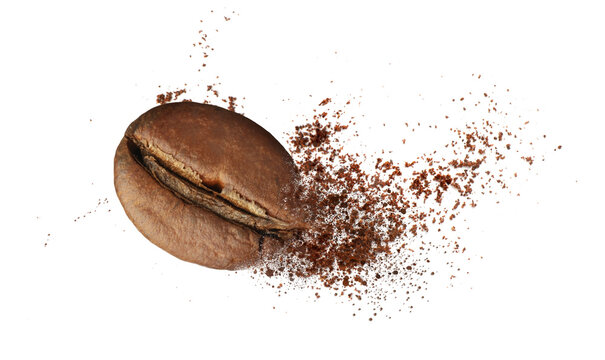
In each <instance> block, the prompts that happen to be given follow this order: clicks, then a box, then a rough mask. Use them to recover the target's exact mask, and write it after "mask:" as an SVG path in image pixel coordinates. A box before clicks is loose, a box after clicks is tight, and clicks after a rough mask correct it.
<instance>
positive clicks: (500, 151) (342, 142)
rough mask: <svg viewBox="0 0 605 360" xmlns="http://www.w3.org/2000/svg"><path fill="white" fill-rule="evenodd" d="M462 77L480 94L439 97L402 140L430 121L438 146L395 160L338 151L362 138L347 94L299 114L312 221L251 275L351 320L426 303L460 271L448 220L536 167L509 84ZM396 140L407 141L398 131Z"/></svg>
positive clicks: (458, 242)
mask: <svg viewBox="0 0 605 360" xmlns="http://www.w3.org/2000/svg"><path fill="white" fill-rule="evenodd" d="M229 20H230V19H229ZM202 23H203V22H202ZM199 36H200V40H199V41H198V42H197V43H195V44H194V47H198V48H201V49H202V62H203V63H202V68H204V71H208V68H207V67H206V60H207V58H208V57H209V56H210V54H211V52H212V51H214V48H213V47H211V46H210V45H209V44H208V36H207V34H206V33H205V32H204V31H203V30H200V31H199ZM190 57H191V56H190ZM202 68H200V69H198V72H199V71H201V70H202ZM215 78H216V79H218V78H219V76H216V77H215ZM472 78H473V79H474V81H477V82H481V83H478V85H477V86H476V87H477V88H480V89H481V90H480V91H474V92H467V93H465V94H464V96H454V97H452V98H450V99H444V101H446V102H451V103H450V105H451V106H450V108H449V109H450V110H449V113H444V114H443V116H442V118H441V119H440V120H439V121H438V122H437V123H435V124H433V125H426V124H422V123H420V122H419V123H417V124H416V125H410V124H408V123H405V127H406V129H408V131H407V132H406V134H407V135H406V136H413V133H414V132H415V131H416V129H419V128H421V127H423V126H425V127H426V126H428V127H429V128H431V129H432V130H435V131H437V129H438V127H439V131H443V129H446V130H447V132H448V141H447V142H445V143H443V144H435V148H434V149H432V151H429V152H427V153H425V154H421V155H419V156H417V157H414V158H410V159H405V160H404V161H401V159H399V161H396V160H394V159H390V158H388V157H387V156H385V155H384V151H379V152H373V153H370V154H368V153H364V154H359V153H358V152H350V151H348V150H347V149H346V148H347V144H348V143H349V142H350V141H351V139H353V138H355V137H357V138H358V137H360V136H363V135H360V131H358V130H359V127H360V120H356V119H354V118H353V117H352V116H348V115H347V109H348V108H349V106H350V105H351V103H352V101H354V100H355V99H349V100H347V101H344V102H339V103H336V101H333V99H337V98H339V97H338V96H336V94H335V96H333V97H327V98H325V99H323V100H321V101H320V102H318V103H317V105H316V107H315V108H314V109H311V111H308V112H306V113H307V114H308V115H305V113H303V114H302V118H303V119H305V120H304V121H302V123H299V124H298V125H296V126H295V127H294V128H293V130H292V131H291V132H289V133H288V134H287V143H288V146H289V150H290V153H291V155H292V156H293V158H294V160H295V162H296V164H297V165H298V167H299V169H300V172H301V183H300V192H299V193H298V194H297V196H298V197H299V199H300V202H301V203H302V204H303V206H304V207H305V208H306V210H307V214H309V218H308V219H307V221H308V223H310V224H312V226H311V229H310V230H308V231H305V232H304V233H302V234H300V236H298V237H297V238H296V239H294V240H293V241H290V242H288V243H287V244H286V247H285V249H283V251H282V252H281V253H280V254H279V255H278V256H277V257H276V258H274V259H270V260H266V261H265V262H263V263H261V264H259V265H258V266H256V267H254V268H253V269H251V270H250V275H251V276H252V278H253V279H257V280H258V281H259V283H260V284H261V285H262V286H267V287H270V288H273V289H276V291H277V292H278V295H279V296H281V295H283V294H286V293H288V292H296V291H297V290H303V291H308V290H311V292H314V294H313V295H312V296H314V297H315V298H316V301H320V300H319V299H320V298H321V296H322V294H333V295H334V296H335V297H337V298H341V299H343V300H344V302H349V303H350V304H351V305H353V306H354V307H355V308H356V310H355V312H354V313H353V315H354V316H356V315H358V314H361V313H369V314H370V315H369V317H368V319H369V320H370V321H371V320H373V319H374V318H376V317H377V314H378V313H379V312H381V311H383V309H384V305H385V304H387V303H396V304H398V307H399V311H402V310H403V309H406V310H411V309H413V307H414V304H415V303H416V302H415V301H414V300H413V299H412V297H413V296H416V297H417V299H424V298H425V297H424V295H423V292H425V291H426V290H428V287H429V284H430V283H431V279H432V278H434V277H435V275H437V274H441V275H444V276H446V277H447V278H448V279H449V280H450V281H454V280H455V279H456V277H458V276H460V274H462V273H464V271H463V270H462V267H463V265H460V264H457V262H459V261H460V259H463V260H464V261H468V260H471V256H470V255H469V256H466V254H465V252H466V251H467V249H466V246H465V245H464V243H463V239H462V238H461V232H462V231H461V229H457V228H456V225H457V224H458V223H456V219H457V218H458V217H460V216H461V215H462V214H463V212H465V211H467V210H468V209H469V208H474V207H476V206H477V205H478V203H479V202H480V201H482V200H484V199H492V200H493V199H495V198H497V196H499V195H501V194H509V195H517V196H518V195H520V194H513V193H512V191H511V190H509V183H511V182H518V181H519V179H518V177H517V172H518V171H519V172H520V171H521V170H526V169H527V167H528V166H532V165H533V164H534V161H535V159H536V158H537V157H539V156H538V155H537V154H536V153H535V152H536V150H535V148H534V146H533V145H534V143H533V141H539V140H540V139H535V140H532V141H530V139H529V137H530V135H529V134H525V130H526V127H527V125H528V124H529V121H526V120H525V119H523V118H522V117H521V116H519V115H516V116H513V115H512V113H510V114H509V112H510V110H509V109H510V108H512V102H511V101H509V99H508V98H506V95H507V94H508V93H509V92H510V90H508V89H507V90H506V92H504V96H505V98H503V99H500V100H501V101H498V99H497V97H498V96H502V93H501V92H496V91H494V88H495V87H496V85H494V84H490V83H488V82H487V80H485V78H484V79H482V76H481V75H475V74H473V75H472ZM185 86H186V87H187V85H186V84H185ZM197 86H198V87H204V86H205V89H206V95H205V96H203V98H200V99H195V101H199V102H203V103H207V104H213V103H214V104H215V105H219V106H226V105H227V106H228V108H229V110H232V111H236V110H238V109H237V106H238V105H237V104H236V100H237V98H236V97H234V96H227V97H221V96H220V94H219V91H218V87H220V83H218V82H215V83H212V84H207V85H201V84H197ZM186 87H185V88H182V89H178V90H176V91H170V92H165V93H162V94H159V95H158V96H157V99H156V101H157V103H158V104H164V103H167V102H171V101H176V100H177V99H178V97H179V96H180V95H182V94H184V93H186V92H187V89H186ZM242 99H245V98H242ZM182 101H192V100H191V99H184V100H182ZM462 115H464V116H462ZM461 119H470V120H462V121H461ZM385 126H386V124H385ZM545 137H546V136H545V135H544V138H545ZM400 141H401V144H402V146H405V144H406V138H405V137H403V136H402V138H401V139H400ZM528 142H529V146H528ZM557 149H560V147H558V148H555V151H556V150H557ZM387 154H388V153H387ZM543 159H544V157H543V155H542V160H543ZM498 202H499V201H496V203H498ZM467 229H468V227H467ZM424 300H426V299H424ZM385 316H386V317H388V318H390V317H391V314H390V313H386V314H385Z"/></svg>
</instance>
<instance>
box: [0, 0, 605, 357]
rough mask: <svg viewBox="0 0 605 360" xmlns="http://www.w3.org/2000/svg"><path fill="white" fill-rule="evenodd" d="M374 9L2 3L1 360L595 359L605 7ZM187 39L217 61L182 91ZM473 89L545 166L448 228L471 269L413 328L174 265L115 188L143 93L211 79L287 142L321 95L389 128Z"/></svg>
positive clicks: (409, 319) (149, 95)
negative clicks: (524, 123) (517, 117)
mask: <svg viewBox="0 0 605 360" xmlns="http://www.w3.org/2000/svg"><path fill="white" fill-rule="evenodd" d="M252 3H253V4H252ZM371 3H372V4H371V5H370V4H369V2H363V3H361V2H360V4H363V5H358V4H352V3H351V2H331V3H327V2H325V1H304V2H296V3H292V4H286V2H275V3H270V2H245V1H241V2H235V1H234V2H212V1H204V2H202V1H196V2H178V1H175V2H168V1H164V2H154V1H146V2H138V3H137V2H130V3H124V2H117V1H116V2H112V1H105V2H98V3H96V4H91V3H89V4H84V2H73V3H69V2H64V1H60V2H35V1H34V2H10V3H4V4H3V5H2V10H1V11H0V34H1V37H0V47H1V53H2V55H1V56H0V65H1V66H0V81H1V84H2V85H1V86H0V99H1V100H0V104H1V106H0V120H1V125H0V126H1V129H2V130H1V131H0V149H1V153H2V154H3V161H2V167H3V170H2V173H1V174H2V176H1V179H2V180H0V181H1V183H2V185H1V186H0V194H1V198H0V199H1V200H2V206H1V207H0V211H1V218H2V226H1V227H0V228H1V230H0V231H1V236H0V358H2V359H39V358H51V359H55V358H56V359H106V358H130V359H132V358H162V359H166V358H175V359H176V358H179V359H180V358H187V359H189V358H236V357H238V358H242V357H250V358H260V357H262V358H267V359H274V358H275V359H277V358H280V359H281V358H296V359H298V358H301V359H303V358H316V357H318V358H324V357H327V356H331V357H338V358H388V359H390V358H410V359H443V358H456V359H458V358H460V359H469V358H471V359H485V358H496V359H500V358H502V359H509V358H527V359H529V358H578V359H602V358H604V357H605V350H604V349H603V339H604V338H605V333H604V332H605V331H604V330H603V323H605V312H604V310H603V306H602V304H603V303H605V296H604V291H603V290H604V286H603V275H605V271H604V265H603V261H602V260H601V257H602V254H603V252H604V250H605V245H604V240H605V236H604V235H603V231H602V229H601V228H600V225H601V224H602V217H603V215H605V214H604V211H603V202H604V201H605V196H604V191H603V187H602V184H603V181H602V175H603V171H602V164H603V156H604V155H605V154H604V151H603V148H602V145H601V136H602V134H603V130H604V125H603V123H604V120H605V119H604V115H603V114H604V112H603V109H602V104H603V99H604V98H605V90H604V89H603V84H604V83H605V70H604V67H603V64H604V63H605V50H604V49H605V48H604V47H603V36H602V34H604V33H605V25H604V24H605V23H604V22H603V19H602V14H603V9H601V8H600V6H599V5H598V2H596V1H595V2H585V1H574V2H567V3H565V2H543V3H542V2H531V3H530V2H527V1H519V2H516V1H512V2H502V3H501V4H487V3H486V2H450V1H441V2H430V3H429V2H426V3H423V5H419V4H417V3H416V2H414V3H403V2H395V1H393V2H380V1H374V2H371ZM210 10H213V11H214V12H212V13H211V12H210ZM233 11H235V13H233ZM222 16H229V17H231V20H230V21H228V22H227V21H224V19H222ZM201 19H204V23H203V24H201V23H200V22H199V20H201ZM202 28H203V29H204V31H205V32H206V33H208V38H209V44H210V45H212V46H213V47H214V48H215V51H214V52H212V53H211V55H210V57H209V58H208V61H207V63H208V66H207V67H206V68H203V69H202V71H201V72H198V71H197V69H198V68H200V66H199V64H200V63H201V60H200V51H199V49H198V48H194V47H193V46H192V44H193V43H194V42H197V40H198V36H199V35H198V33H197V31H198V30H200V29H202ZM215 29H218V30H219V31H218V32H216V31H215ZM189 55H192V57H191V58H189ZM472 73H475V74H477V73H481V74H483V76H484V79H486V80H485V81H487V82H493V83H496V84H498V86H504V87H507V88H511V90H512V91H513V92H514V94H515V95H514V96H515V99H518V100H519V103H520V104H525V105H523V106H524V107H523V108H519V109H517V110H518V111H520V112H524V111H525V112H528V113H530V109H531V115H530V116H531V117H532V120H534V121H535V122H537V127H538V128H541V129H543V130H542V131H543V132H544V133H545V134H548V139H549V141H552V142H553V144H556V145H558V144H561V145H562V146H563V150H562V151H560V152H556V153H553V152H548V153H547V155H548V156H547V159H546V161H545V162H543V163H539V164H537V165H536V166H535V167H534V171H533V175H530V176H528V177H527V181H525V180H523V181H522V182H520V183H518V184H516V185H515V186H516V189H517V190H519V191H520V192H521V193H522V196H521V197H519V198H512V197H504V198H503V199H501V200H502V201H501V203H500V204H499V205H498V206H495V204H493V203H491V202H489V201H488V202H486V204H485V205H484V206H482V207H480V210H477V211H473V212H471V213H468V214H467V223H468V225H469V227H470V229H469V230H468V231H466V232H465V233H464V239H465V240H464V241H466V243H467V244H469V247H471V246H470V245H472V249H473V251H474V252H475V253H476V254H478V255H482V256H483V257H484V258H483V260H481V261H475V262H472V264H470V265H468V267H469V270H470V275H469V276H467V277H465V278H464V279H462V280H460V281H459V282H458V283H455V284H454V285H455V286H454V287H445V286H435V287H432V288H431V289H430V291H429V294H427V295H428V298H429V302H422V303H418V304H416V306H415V311H413V312H412V313H405V312H402V313H394V314H392V315H393V316H392V319H390V320H388V319H384V318H378V319H377V320H375V321H373V322H369V321H367V319H366V318H359V317H352V316H351V308H350V306H349V305H347V304H340V303H339V302H338V301H334V300H331V299H324V298H323V297H322V301H312V300H311V299H309V298H308V297H306V296H303V295H300V296H299V295H297V294H291V295H290V296H284V297H281V298H278V297H277V296H276V294H275V293H274V292H273V291H271V290H270V289H267V288H264V287H261V286H258V284H257V283H256V281H252V280H251V279H250V278H249V274H246V272H238V273H228V272H221V271H214V270H209V269H205V268H202V267H199V266H195V265H192V264H188V263H184V262H181V261H178V260H176V259H175V258H173V257H171V256H170V255H168V254H166V253H164V252H163V251H161V250H159V249H158V248H156V247H154V246H153V245H151V244H150V243H149V242H148V241H147V240H145V239H144V238H143V237H142V236H141V235H140V234H139V233H138V232H137V231H136V229H135V228H134V226H133V225H132V224H131V223H130V222H129V221H128V219H127V218H126V216H125V214H124V212H123V211H122V209H121V207H120V205H119V202H118V199H117V197H116V195H115V192H114V190H113V154H114V151H115V147H116V146H117V144H118V142H119V140H120V138H121V136H122V134H123V132H124V130H125V128H126V126H127V125H128V124H129V123H130V122H131V121H132V120H134V119H135V118H136V117H137V116H138V115H139V114H140V113H142V112H144V111H146V110H147V109H148V108H150V107H152V106H153V105H154V104H155V95H156V94H157V93H159V92H160V91H167V90H176V89H178V88H181V87H183V85H184V84H185V83H187V84H188V87H190V88H192V89H195V88H196V87H197V85H200V86H202V87H203V86H205V84H207V82H208V81H210V80H212V79H213V76H215V75H220V79H219V81H221V82H222V85H221V88H220V91H221V95H225V96H227V95H233V96H237V97H238V98H240V100H241V98H242V97H245V98H246V99H245V100H244V101H240V102H241V103H243V104H244V106H245V107H244V110H243V111H244V112H245V114H246V116H248V117H250V118H252V119H254V120H255V121H257V122H258V123H259V124H261V125H262V126H264V127H265V128H267V129H268V130H269V131H271V132H272V133H273V134H275V135H276V137H277V138H278V139H279V140H280V141H285V137H284V136H283V132H284V131H287V130H289V129H290V128H291V122H290V120H291V119H293V118H295V116H296V115H297V114H304V113H309V112H310V109H311V108H312V107H313V106H314V105H316V104H317V103H318V100H321V99H322V98H324V97H327V96H337V95H335V94H338V96H341V98H343V99H344V98H345V97H347V96H349V95H351V96H359V95H362V96H363V97H364V101H363V102H362V105H361V107H362V109H360V111H361V112H364V113H366V114H368V117H372V116H373V117H374V118H380V119H388V120H389V122H388V124H389V125H392V126H400V125H401V122H400V121H399V120H398V119H399V118H401V120H402V121H407V120H408V119H409V120H413V119H426V118H427V113H430V114H431V116H432V113H431V111H435V108H434V107H431V105H426V104H435V106H438V104H441V103H442V102H444V101H446V100H447V99H449V97H451V96H452V95H451V94H453V93H457V92H464V91H465V90H467V89H468V88H469V87H471V86H475V85H473V84H474V83H471V81H473V78H472V77H471V76H470V74H472ZM330 81H333V83H330ZM159 85H161V86H162V87H161V88H158V86H159ZM310 94H311V95H313V97H312V98H309V95H310ZM419 94H421V95H422V97H423V98H424V99H426V101H427V102H425V103H421V102H420V100H418V99H419ZM184 96H185V97H189V98H194V100H195V95H194V93H193V91H192V92H191V93H190V94H185V95H184ZM283 99H290V100H288V101H282V100H283ZM422 104H424V105H422ZM536 108H539V109H540V111H539V113H538V112H537V111H534V109H536ZM380 121H382V120H380ZM396 124H398V125H396ZM370 139H373V140H372V141H373V142H374V145H375V146H383V145H385V144H388V142H386V141H384V138H383V137H382V136H374V137H370ZM416 140H417V141H418V142H419V143H427V144H429V147H430V144H432V143H431V141H432V139H431V138H430V137H427V138H426V139H423V138H420V139H416ZM385 146H388V145H385ZM404 155H405V154H404ZM404 157H405V156H404ZM84 215H86V216H85V217H84ZM78 217H80V218H79V219H78ZM74 220H77V221H74ZM274 307H275V308H274Z"/></svg>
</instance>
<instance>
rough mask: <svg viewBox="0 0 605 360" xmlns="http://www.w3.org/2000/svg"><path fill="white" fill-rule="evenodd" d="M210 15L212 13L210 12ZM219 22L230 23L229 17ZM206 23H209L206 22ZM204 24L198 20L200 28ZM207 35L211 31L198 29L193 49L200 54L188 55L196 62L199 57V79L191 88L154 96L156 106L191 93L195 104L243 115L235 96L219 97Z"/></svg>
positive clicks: (217, 77)
mask: <svg viewBox="0 0 605 360" xmlns="http://www.w3.org/2000/svg"><path fill="white" fill-rule="evenodd" d="M211 13H214V11H212V12H211ZM231 15H232V16H233V15H239V14H237V13H236V12H235V11H232V12H231ZM217 16H218V15H217ZM213 20H215V21H214V22H216V19H213ZM219 20H220V22H223V21H225V22H226V21H230V20H231V17H227V16H223V17H222V18H219ZM206 23H209V21H206ZM206 23H205V22H204V20H200V24H201V26H206V25H207V24H206ZM218 31H219V29H214V32H218ZM209 33H210V34H211V33H212V31H210V32H208V31H207V30H205V29H199V30H198V31H197V35H198V40H197V41H196V42H194V43H193V47H194V48H195V49H197V50H199V51H200V53H198V54H195V57H194V54H190V55H189V57H190V58H194V59H196V60H197V58H198V57H200V58H201V59H202V63H201V64H198V66H200V67H199V68H198V69H197V72H199V73H202V69H204V71H203V74H202V76H201V79H200V80H197V81H193V82H191V83H193V84H194V85H193V86H189V85H187V84H185V85H184V87H183V88H182V89H180V90H176V91H169V92H165V93H161V94H157V95H156V103H157V104H160V105H163V104H166V103H170V102H174V101H177V100H178V99H179V96H180V95H182V94H184V93H191V94H192V95H193V96H194V97H195V101H196V102H200V103H203V104H213V105H218V106H222V107H225V108H227V109H229V110H231V111H237V112H239V113H240V114H243V112H242V110H243V106H241V105H239V104H238V103H237V100H238V98H237V97H236V96H231V95H228V96H226V97H221V95H220V93H219V91H220V87H221V85H222V83H221V82H220V81H218V79H219V78H220V76H218V75H211V70H210V68H211V66H210V65H211V63H210V62H209V61H208V60H209V58H210V55H211V54H212V52H214V51H215V49H214V47H213V46H211V45H210V44H209V38H210V37H209V35H208V34H209ZM160 87H161V86H160ZM196 88H197V89H200V90H201V91H202V92H201V93H200V92H199V91H197V92H196V91H195V89H196ZM241 99H242V100H245V97H242V98H241ZM182 101H183V102H186V101H192V99H190V98H189V99H183V100H182Z"/></svg>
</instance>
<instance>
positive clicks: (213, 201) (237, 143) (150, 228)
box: [114, 102, 304, 269]
mask: <svg viewBox="0 0 605 360" xmlns="http://www.w3.org/2000/svg"><path fill="white" fill-rule="evenodd" d="M297 183H298V172H297V169H296V166H295V164H294V162H293V160H292V158H291V157H290V155H289V154H288V152H287V151H286V150H285V149H284V148H283V147H282V146H281V144H280V143H279V142H278V141H277V140H276V139H275V138H274V137H273V136H272V135H271V134H270V133H269V132H267V131H266V130H264V129H263V128H262V127H260V126H259V125H258V124H256V123H255V122H253V121H252V120H250V119H247V118H246V117H244V116H242V115H239V114H236V113H234V112H231V111H228V110H225V109H223V108H220V107H217V106H213V105H206V104H198V103H194V102H183V103H171V104H165V105H161V106H158V107H155V108H153V109H151V110H149V111H148V112H146V113H144V114H143V115H141V116H140V117H139V118H138V119H136V120H135V121H134V122H133V123H132V124H130V126H129V127H128V129H127V130H126V133H125V135H124V137H123V139H122V140H121V142H120V144H119V146H118V149H117V151H116V155H115V160H114V184H115V188H116V192H117V195H118V197H119V199H120V202H121V203H122V206H123V207H124V210H125V212H126V214H127V215H128V217H129V218H130V220H131V221H132V222H133V223H134V225H135V226H136V227H137V229H138V230H139V231H140V232H141V233H142V234H143V235H144V236H145V237H146V238H147V239H149V240H150V241H151V242H153V243H154V244H156V245H157V246H159V247H160V248H162V249H164V250H166V251H167V252H169V253H171V254H172V255H174V256H176V257H178V258H180V259H182V260H185V261H189V262H193V263H197V264H200V265H204V266H208V267H212V268H217V269H237V268H241V267H245V266H248V265H251V264H253V263H254V262H256V261H258V260H259V259H260V258H262V257H264V256H270V255H271V254H273V253H274V252H275V251H276V250H277V249H279V248H280V247H281V246H282V245H283V243H284V241H288V240H289V239H290V238H292V237H293V236H294V235H295V234H296V233H297V232H298V231H299V230H300V229H301V228H303V227H304V226H303V225H302V224H303V221H302V212H301V210H300V209H299V208H298V207H297V205H298V204H297V202H296V200H295V197H294V194H295V193H296V189H297Z"/></svg>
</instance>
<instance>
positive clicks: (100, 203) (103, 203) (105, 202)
mask: <svg viewBox="0 0 605 360" xmlns="http://www.w3.org/2000/svg"><path fill="white" fill-rule="evenodd" d="M108 204H109V200H107V198H104V199H99V200H97V205H96V207H95V208H94V209H92V210H88V211H87V212H85V213H84V214H82V215H80V216H76V217H75V218H74V219H73V220H74V222H78V221H80V220H83V219H85V218H86V217H87V216H90V215H92V214H95V213H96V212H97V211H98V210H100V208H102V207H104V206H106V205H108ZM107 212H111V209H108V210H107Z"/></svg>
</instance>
